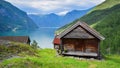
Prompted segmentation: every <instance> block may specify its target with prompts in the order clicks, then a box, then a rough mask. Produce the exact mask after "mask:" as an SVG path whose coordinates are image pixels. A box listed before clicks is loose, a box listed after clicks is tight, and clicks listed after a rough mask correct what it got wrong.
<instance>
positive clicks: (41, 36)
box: [0, 27, 57, 48]
mask: <svg viewBox="0 0 120 68" xmlns="http://www.w3.org/2000/svg"><path fill="white" fill-rule="evenodd" d="M56 29H57V27H55V28H39V29H36V30H19V31H14V32H13V31H11V32H2V33H0V36H29V37H30V39H31V41H33V40H36V41H37V43H38V45H39V46H40V47H41V48H53V44H52V42H53V39H54V32H55V30H56Z"/></svg>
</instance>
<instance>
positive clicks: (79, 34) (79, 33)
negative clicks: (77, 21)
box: [64, 26, 94, 39]
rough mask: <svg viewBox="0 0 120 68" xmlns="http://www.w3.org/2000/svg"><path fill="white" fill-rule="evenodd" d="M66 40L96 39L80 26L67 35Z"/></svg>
mask: <svg viewBox="0 0 120 68" xmlns="http://www.w3.org/2000/svg"><path fill="white" fill-rule="evenodd" d="M64 38H81V39H88V38H89V39H92V38H94V36H92V35H91V34H90V33H89V32H87V31H86V30H85V29H83V28H82V27H81V26H78V27H77V28H75V29H74V30H72V31H71V32H69V33H68V34H66V35H65V36H64Z"/></svg>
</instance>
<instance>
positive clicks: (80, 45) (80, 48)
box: [75, 39, 85, 52]
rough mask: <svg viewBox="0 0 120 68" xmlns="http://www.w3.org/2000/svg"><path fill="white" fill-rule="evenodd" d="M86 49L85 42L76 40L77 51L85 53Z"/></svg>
mask: <svg viewBox="0 0 120 68" xmlns="http://www.w3.org/2000/svg"><path fill="white" fill-rule="evenodd" d="M84 49H85V44H84V40H82V39H76V41H75V50H76V51H81V52H84Z"/></svg>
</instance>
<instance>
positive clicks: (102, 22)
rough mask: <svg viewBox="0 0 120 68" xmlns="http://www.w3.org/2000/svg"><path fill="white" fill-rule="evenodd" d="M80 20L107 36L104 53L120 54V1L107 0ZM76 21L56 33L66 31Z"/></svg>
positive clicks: (102, 47) (103, 48)
mask: <svg viewBox="0 0 120 68" xmlns="http://www.w3.org/2000/svg"><path fill="white" fill-rule="evenodd" d="M78 20H80V21H84V22H86V23H88V24H89V25H91V27H93V28H95V29H96V30H97V31H98V32H100V33H101V34H102V35H103V36H105V38H106V39H105V40H104V41H102V43H101V52H102V53H104V54H106V53H107V54H120V44H119V43H120V30H119V29H120V0H106V1H105V2H103V3H102V4H100V5H98V6H96V7H95V8H94V9H93V10H91V11H90V12H89V13H87V14H86V15H84V16H83V17H81V18H80V19H78ZM76 21H77V20H76ZM76 21H74V22H72V23H70V24H67V25H65V26H63V27H62V28H60V29H58V30H57V31H56V33H60V32H62V31H64V30H65V29H67V28H69V27H70V26H72V25H73V24H74V23H76Z"/></svg>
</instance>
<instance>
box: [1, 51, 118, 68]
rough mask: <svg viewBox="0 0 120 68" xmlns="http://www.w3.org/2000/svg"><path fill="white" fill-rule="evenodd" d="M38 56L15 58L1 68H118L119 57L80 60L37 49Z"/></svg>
mask: <svg viewBox="0 0 120 68" xmlns="http://www.w3.org/2000/svg"><path fill="white" fill-rule="evenodd" d="M37 55H38V56H29V55H26V56H25V57H22V58H21V57H16V58H11V59H7V60H4V61H3V62H1V63H0V66H1V68H120V66H119V63H120V56H119V55H114V56H111V55H109V56H106V58H105V60H102V61H99V60H80V59H75V58H69V57H62V56H56V51H55V50H53V49H38V53H37Z"/></svg>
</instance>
